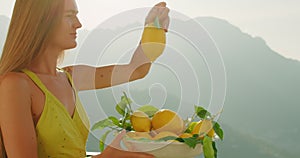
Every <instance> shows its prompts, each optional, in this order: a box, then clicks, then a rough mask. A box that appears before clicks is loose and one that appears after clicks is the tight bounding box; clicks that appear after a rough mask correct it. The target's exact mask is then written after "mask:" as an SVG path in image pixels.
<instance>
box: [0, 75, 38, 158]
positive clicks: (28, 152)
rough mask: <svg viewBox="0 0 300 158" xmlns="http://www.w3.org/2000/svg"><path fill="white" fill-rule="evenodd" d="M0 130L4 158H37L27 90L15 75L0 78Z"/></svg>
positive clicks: (26, 84) (24, 82) (23, 80)
mask: <svg viewBox="0 0 300 158" xmlns="http://www.w3.org/2000/svg"><path fill="white" fill-rule="evenodd" d="M0 127H1V132H2V136H3V141H4V145H5V149H6V152H7V156H8V157H13V158H24V157H30V158H37V157H38V156H37V143H36V142H37V141H36V135H35V128H34V123H33V119H32V115H31V96H30V87H29V85H28V82H27V81H26V79H24V78H22V77H20V75H19V74H16V73H10V74H7V75H6V76H4V77H3V78H2V79H0Z"/></svg>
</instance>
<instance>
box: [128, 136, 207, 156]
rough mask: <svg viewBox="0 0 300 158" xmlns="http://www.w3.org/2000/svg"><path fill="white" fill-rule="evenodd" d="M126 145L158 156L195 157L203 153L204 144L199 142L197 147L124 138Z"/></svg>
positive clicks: (130, 148) (134, 149) (131, 149)
mask: <svg viewBox="0 0 300 158" xmlns="http://www.w3.org/2000/svg"><path fill="white" fill-rule="evenodd" d="M123 142H124V145H125V146H126V147H127V149H128V150H129V151H134V152H146V153H149V154H152V155H154V156H155V157H156V158H194V157H195V156H198V155H200V154H201V153H202V145H201V144H197V145H196V147H195V148H191V147H189V146H188V145H186V144H184V143H181V142H174V141H172V142H170V141H166V142H155V141H149V142H145V141H140V140H132V139H123Z"/></svg>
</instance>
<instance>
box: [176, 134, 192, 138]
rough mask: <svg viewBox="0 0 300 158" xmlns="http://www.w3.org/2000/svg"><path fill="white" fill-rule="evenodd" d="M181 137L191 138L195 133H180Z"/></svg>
mask: <svg viewBox="0 0 300 158" xmlns="http://www.w3.org/2000/svg"><path fill="white" fill-rule="evenodd" d="M179 137H180V138H190V137H193V135H192V134H191V133H182V134H181V135H179Z"/></svg>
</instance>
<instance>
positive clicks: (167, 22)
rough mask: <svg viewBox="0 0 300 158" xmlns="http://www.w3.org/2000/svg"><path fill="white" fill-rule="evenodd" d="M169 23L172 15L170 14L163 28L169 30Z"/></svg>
mask: <svg viewBox="0 0 300 158" xmlns="http://www.w3.org/2000/svg"><path fill="white" fill-rule="evenodd" d="M169 25H170V17H169V16H168V17H167V18H166V20H165V21H164V22H163V24H162V28H163V29H164V30H165V32H168V29H169Z"/></svg>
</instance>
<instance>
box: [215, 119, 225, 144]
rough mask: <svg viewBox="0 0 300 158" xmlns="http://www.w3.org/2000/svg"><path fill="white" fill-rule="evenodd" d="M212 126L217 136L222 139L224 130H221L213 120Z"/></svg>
mask: <svg viewBox="0 0 300 158" xmlns="http://www.w3.org/2000/svg"><path fill="white" fill-rule="evenodd" d="M213 128H214V130H215V132H216V134H217V135H218V137H219V138H220V139H221V140H223V138H224V132H223V130H222V129H221V126H220V124H219V123H218V122H214V127H213Z"/></svg>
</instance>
